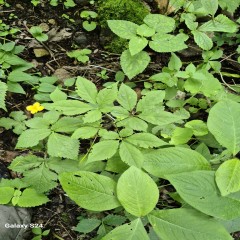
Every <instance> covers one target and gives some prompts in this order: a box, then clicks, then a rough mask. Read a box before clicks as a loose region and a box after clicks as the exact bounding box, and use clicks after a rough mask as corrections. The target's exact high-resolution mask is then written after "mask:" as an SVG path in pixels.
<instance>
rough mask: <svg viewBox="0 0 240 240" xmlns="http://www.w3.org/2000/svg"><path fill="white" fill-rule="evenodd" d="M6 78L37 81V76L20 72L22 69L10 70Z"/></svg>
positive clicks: (14, 80)
mask: <svg viewBox="0 0 240 240" xmlns="http://www.w3.org/2000/svg"><path fill="white" fill-rule="evenodd" d="M8 80H9V81H11V82H14V83H16V82H28V83H32V84H33V83H37V82H38V78H37V77H34V76H33V75H31V74H28V73H25V72H22V71H18V70H15V71H12V72H10V74H9V75H8Z"/></svg>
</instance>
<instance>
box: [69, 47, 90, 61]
mask: <svg viewBox="0 0 240 240" xmlns="http://www.w3.org/2000/svg"><path fill="white" fill-rule="evenodd" d="M91 52H92V51H91V50H90V49H87V48H84V49H82V50H80V49H77V50H74V51H72V52H68V53H67V55H68V56H69V57H70V58H75V59H77V60H78V61H79V62H81V63H86V62H88V61H89V57H88V55H89V54H90V53H91Z"/></svg>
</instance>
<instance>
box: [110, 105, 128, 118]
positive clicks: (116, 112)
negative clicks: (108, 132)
mask: <svg viewBox="0 0 240 240" xmlns="http://www.w3.org/2000/svg"><path fill="white" fill-rule="evenodd" d="M111 114H112V115H113V116H114V117H116V118H117V120H122V119H125V118H127V117H129V112H128V110H127V109H125V108H123V107H121V106H114V107H113V110H112V111H111Z"/></svg>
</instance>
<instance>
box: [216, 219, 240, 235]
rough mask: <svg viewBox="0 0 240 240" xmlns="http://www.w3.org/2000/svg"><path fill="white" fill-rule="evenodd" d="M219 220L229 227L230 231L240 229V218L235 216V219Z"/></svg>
mask: <svg viewBox="0 0 240 240" xmlns="http://www.w3.org/2000/svg"><path fill="white" fill-rule="evenodd" d="M217 220H218V221H219V222H220V223H221V224H222V225H223V226H224V227H225V228H226V229H227V231H228V232H229V233H234V232H239V231H240V218H235V219H233V220H222V219H217Z"/></svg>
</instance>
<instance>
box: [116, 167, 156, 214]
mask: <svg viewBox="0 0 240 240" xmlns="http://www.w3.org/2000/svg"><path fill="white" fill-rule="evenodd" d="M117 197H118V200H119V201H120V203H121V204H122V206H123V207H124V208H125V210H126V211H127V212H129V213H131V214H132V215H134V216H137V217H142V216H145V215H147V214H148V213H149V212H151V211H152V210H153V209H154V207H155V206H156V204H157V202H158V198H159V191H158V187H157V185H156V183H155V182H154V181H153V180H152V178H151V177H150V176H149V175H148V174H146V173H144V172H143V171H142V170H140V169H138V168H136V167H134V166H131V167H130V168H129V169H127V170H126V171H125V172H124V173H123V174H122V175H121V177H120V178H119V180H118V183H117Z"/></svg>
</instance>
